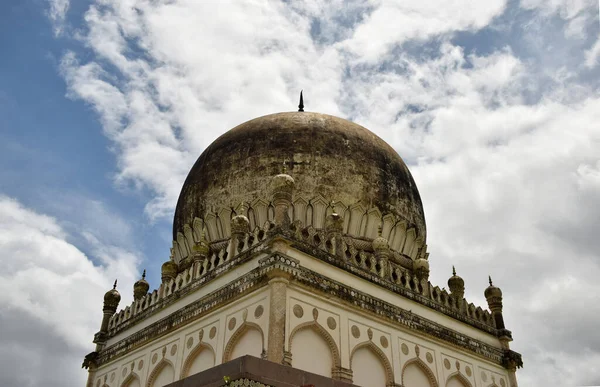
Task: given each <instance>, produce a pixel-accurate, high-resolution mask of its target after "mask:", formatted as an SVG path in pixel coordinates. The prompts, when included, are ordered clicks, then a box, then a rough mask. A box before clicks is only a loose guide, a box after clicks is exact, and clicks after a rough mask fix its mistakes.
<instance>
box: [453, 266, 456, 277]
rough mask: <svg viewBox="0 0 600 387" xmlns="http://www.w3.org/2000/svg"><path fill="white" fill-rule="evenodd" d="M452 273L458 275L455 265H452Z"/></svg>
mask: <svg viewBox="0 0 600 387" xmlns="http://www.w3.org/2000/svg"><path fill="white" fill-rule="evenodd" d="M452 275H456V269H455V268H454V265H452Z"/></svg>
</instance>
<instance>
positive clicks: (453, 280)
mask: <svg viewBox="0 0 600 387" xmlns="http://www.w3.org/2000/svg"><path fill="white" fill-rule="evenodd" d="M464 287H465V280H463V279H462V278H461V277H460V276H458V275H456V269H455V268H454V266H452V277H450V278H449V279H448V288H450V291H454V290H453V289H464Z"/></svg>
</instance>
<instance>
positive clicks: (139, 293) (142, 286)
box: [133, 270, 150, 300]
mask: <svg viewBox="0 0 600 387" xmlns="http://www.w3.org/2000/svg"><path fill="white" fill-rule="evenodd" d="M148 290H150V284H149V283H148V281H146V270H144V272H143V273H142V278H141V279H140V280H138V281H136V283H135V284H133V298H134V299H136V300H139V299H140V298H142V297H144V296H145V295H146V294H148Z"/></svg>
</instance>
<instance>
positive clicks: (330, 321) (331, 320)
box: [327, 317, 337, 330]
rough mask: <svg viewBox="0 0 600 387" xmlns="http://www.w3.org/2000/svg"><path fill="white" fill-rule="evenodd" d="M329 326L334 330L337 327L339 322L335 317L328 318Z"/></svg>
mask: <svg viewBox="0 0 600 387" xmlns="http://www.w3.org/2000/svg"><path fill="white" fill-rule="evenodd" d="M327 327H329V329H331V330H334V329H335V328H337V322H336V321H335V319H334V318H333V317H328V318H327Z"/></svg>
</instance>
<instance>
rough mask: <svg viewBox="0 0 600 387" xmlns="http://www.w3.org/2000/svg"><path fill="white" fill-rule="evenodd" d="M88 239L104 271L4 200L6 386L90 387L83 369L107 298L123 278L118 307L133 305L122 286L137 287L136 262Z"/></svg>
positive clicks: (44, 221)
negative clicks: (112, 287)
mask: <svg viewBox="0 0 600 387" xmlns="http://www.w3.org/2000/svg"><path fill="white" fill-rule="evenodd" d="M87 237H88V238H90V240H91V241H92V242H93V243H94V246H95V248H94V253H93V256H94V258H95V259H97V260H98V261H99V262H100V265H94V264H93V263H92V261H91V260H90V258H89V257H87V256H86V255H85V254H84V253H82V252H81V250H79V249H78V248H77V247H76V246H74V245H73V244H71V243H69V242H68V239H69V235H68V234H67V233H66V232H65V231H64V230H63V228H62V227H61V226H60V225H59V223H58V221H57V220H56V219H54V218H52V217H49V216H45V215H43V214H39V213H36V212H35V211H32V210H30V209H27V208H25V207H23V205H21V204H20V203H19V202H18V201H17V200H15V199H11V198H7V197H5V196H0V255H1V256H2V257H4V259H3V265H2V267H1V268H0V325H2V329H3V333H4V334H3V335H2V338H0V348H2V350H0V364H2V369H1V370H0V384H1V385H5V386H15V385H25V386H37V385H41V384H45V385H56V386H59V385H60V386H70V385H72V386H76V385H82V384H83V383H85V378H86V373H85V372H83V371H81V370H80V364H81V361H82V359H83V356H84V355H85V354H87V353H88V352H91V351H92V350H93V344H92V343H91V340H92V339H93V334H94V333H95V332H97V331H98V329H99V327H100V322H101V318H102V297H103V294H104V292H106V290H108V289H110V286H111V284H112V281H113V280H114V278H119V279H120V281H121V282H120V283H121V285H120V286H119V288H120V289H121V294H122V301H121V302H122V304H121V305H124V303H127V302H128V301H131V299H132V296H131V295H130V293H131V292H130V291H128V289H127V288H126V287H125V286H127V285H129V286H131V284H132V283H133V281H134V280H135V279H136V277H137V271H136V267H135V265H136V263H137V262H138V261H139V257H137V256H136V255H135V254H133V253H131V252H129V251H126V250H123V249H122V248H119V247H117V246H111V245H104V244H102V243H101V242H100V241H99V240H98V239H97V238H96V237H94V236H92V235H87ZM123 289H127V290H123ZM22 364H27V368H26V369H25V368H23V367H22V366H21V365H22ZM19 369H21V372H19V371H18V370H19ZM57 370H60V372H57Z"/></svg>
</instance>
